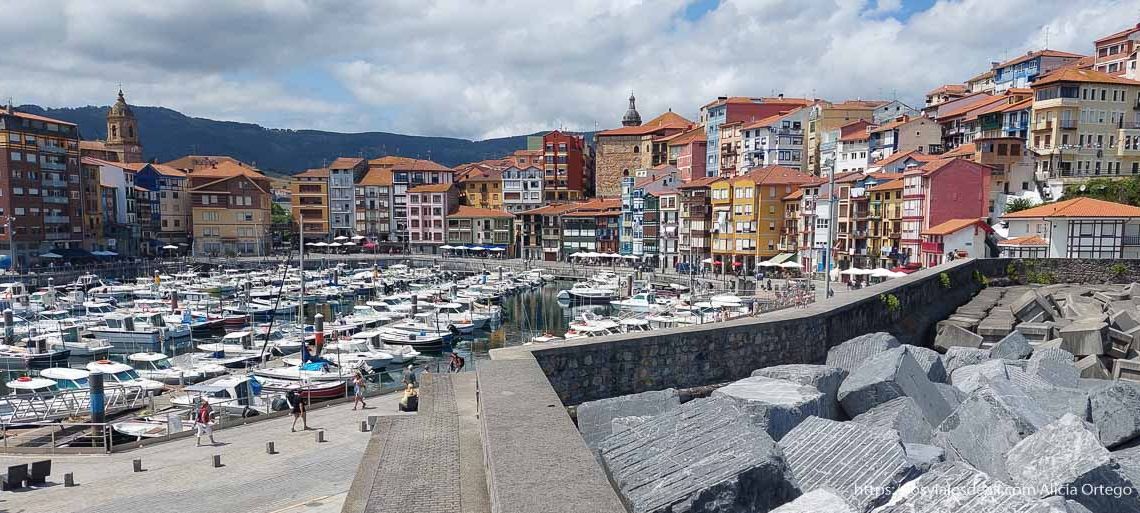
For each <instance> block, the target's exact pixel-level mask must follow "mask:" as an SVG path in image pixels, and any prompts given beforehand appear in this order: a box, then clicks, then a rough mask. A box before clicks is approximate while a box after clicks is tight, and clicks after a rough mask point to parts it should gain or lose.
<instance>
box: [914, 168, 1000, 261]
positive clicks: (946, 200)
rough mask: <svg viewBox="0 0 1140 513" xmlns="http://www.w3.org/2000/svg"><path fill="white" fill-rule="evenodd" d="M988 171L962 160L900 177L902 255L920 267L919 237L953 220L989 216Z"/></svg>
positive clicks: (920, 245) (920, 247) (917, 169)
mask: <svg viewBox="0 0 1140 513" xmlns="http://www.w3.org/2000/svg"><path fill="white" fill-rule="evenodd" d="M989 190H990V168H989V167H988V166H983V165H981V164H978V163H976V162H973V161H970V160H966V159H963V158H952V159H939V160H934V161H931V162H927V163H925V164H923V165H922V166H919V167H916V168H913V169H910V170H907V171H906V172H904V173H903V212H902V237H901V241H900V246H901V251H902V253H903V254H904V255H906V262H907V263H915V262H918V263H923V262H919V260H918V258H919V255H920V254H921V252H922V233H923V232H924V231H927V230H929V229H930V228H931V227H933V226H938V225H940V224H942V223H945V222H947V221H950V220H953V219H980V218H985V217H987V216H988V215H989V212H988V207H989Z"/></svg>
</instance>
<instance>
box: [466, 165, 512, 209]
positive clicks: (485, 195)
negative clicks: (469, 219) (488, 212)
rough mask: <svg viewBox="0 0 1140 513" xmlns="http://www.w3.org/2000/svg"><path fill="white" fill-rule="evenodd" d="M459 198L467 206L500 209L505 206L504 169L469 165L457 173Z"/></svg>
mask: <svg viewBox="0 0 1140 513" xmlns="http://www.w3.org/2000/svg"><path fill="white" fill-rule="evenodd" d="M455 184H456V186H457V187H458V189H459V199H460V201H461V202H462V203H463V204H464V205H467V206H471V207H475V208H489V209H494V210H500V209H502V208H503V171H502V170H501V169H499V168H493V167H488V166H481V165H478V164H476V165H472V166H467V167H466V168H464V169H461V170H458V171H457V172H456V173H455Z"/></svg>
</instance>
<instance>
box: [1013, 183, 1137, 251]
mask: <svg viewBox="0 0 1140 513" xmlns="http://www.w3.org/2000/svg"><path fill="white" fill-rule="evenodd" d="M1002 220H1003V221H1005V222H1006V223H1008V225H1009V237H1010V239H1008V240H1005V241H1003V242H1000V243H998V246H999V247H1000V248H1001V250H1002V255H1001V256H1010V257H1023V258H1030V257H1032V258H1128V259H1135V258H1140V207H1135V206H1132V205H1124V204H1120V203H1113V202H1110V201H1103V200H1098V199H1093V198H1084V197H1077V198H1073V199H1068V200H1064V201H1058V202H1056V203H1050V204H1047V205H1041V206H1038V207H1033V208H1030V209H1026V210H1022V211H1019V212H1014V213H1011V214H1005V215H1004V216H1002Z"/></svg>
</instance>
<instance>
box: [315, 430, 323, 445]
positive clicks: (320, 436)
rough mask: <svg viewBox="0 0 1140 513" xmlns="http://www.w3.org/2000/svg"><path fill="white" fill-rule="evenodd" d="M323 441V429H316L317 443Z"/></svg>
mask: <svg viewBox="0 0 1140 513" xmlns="http://www.w3.org/2000/svg"><path fill="white" fill-rule="evenodd" d="M324 441H325V430H323V429H318V430H317V443H323V442H324Z"/></svg>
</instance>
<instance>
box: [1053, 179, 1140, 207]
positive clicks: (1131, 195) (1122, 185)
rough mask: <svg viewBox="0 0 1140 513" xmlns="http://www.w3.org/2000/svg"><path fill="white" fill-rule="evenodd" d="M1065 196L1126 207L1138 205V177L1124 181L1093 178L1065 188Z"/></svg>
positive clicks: (1139, 183)
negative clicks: (1124, 205) (1110, 202)
mask: <svg viewBox="0 0 1140 513" xmlns="http://www.w3.org/2000/svg"><path fill="white" fill-rule="evenodd" d="M1065 196H1069V197H1076V196H1085V197H1089V198H1096V199H1100V200H1105V201H1112V202H1116V203H1124V204H1126V205H1140V176H1130V177H1128V178H1124V179H1119V178H1118V179H1113V178H1093V179H1091V180H1089V181H1087V182H1085V183H1083V184H1079V185H1070V186H1067V187H1065Z"/></svg>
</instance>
